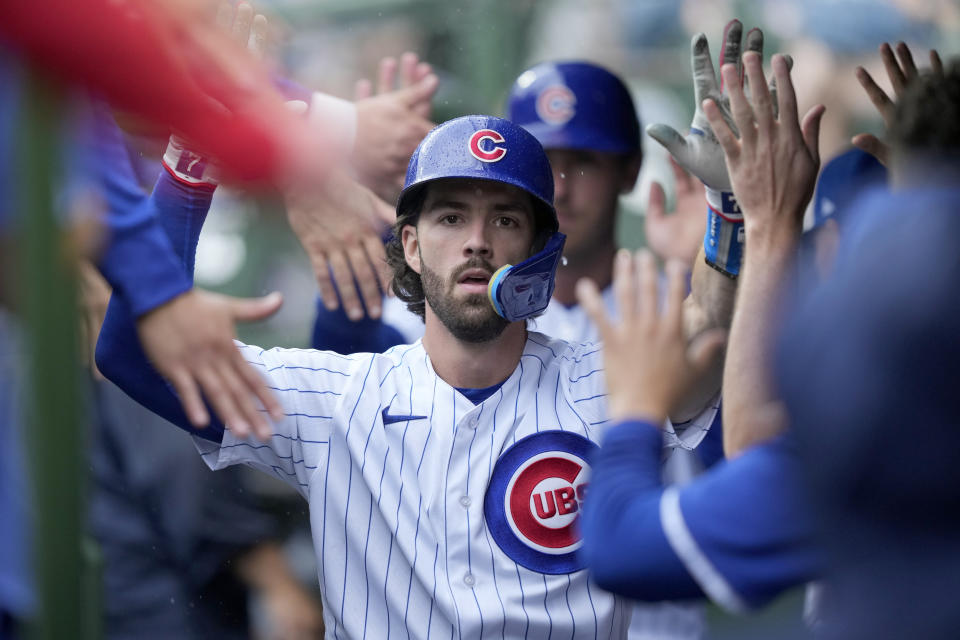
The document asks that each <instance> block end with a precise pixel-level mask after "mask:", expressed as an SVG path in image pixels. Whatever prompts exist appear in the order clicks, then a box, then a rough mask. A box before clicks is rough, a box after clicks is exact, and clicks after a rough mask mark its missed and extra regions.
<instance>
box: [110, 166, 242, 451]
mask: <svg viewBox="0 0 960 640" xmlns="http://www.w3.org/2000/svg"><path fill="white" fill-rule="evenodd" d="M212 198H213V191H212V190H211V189H209V188H197V187H192V186H187V185H183V184H180V183H178V182H177V181H176V180H174V178H173V177H172V176H170V174H169V173H167V172H166V171H163V172H161V174H160V178H159V179H158V181H157V185H156V187H155V188H154V191H153V194H152V195H151V196H150V198H149V199H148V200H147V206H148V207H149V208H150V210H151V216H154V217H156V219H158V220H159V221H160V226H161V228H162V230H163V232H165V237H166V238H167V241H168V242H169V243H172V246H173V248H174V251H175V253H176V255H177V257H178V258H179V259H180V265H179V269H180V272H181V273H182V274H184V275H185V276H186V278H187V281H188V282H189V283H190V284H191V285H192V280H193V276H192V274H193V267H194V261H195V258H196V251H197V242H198V241H199V239H200V229H201V228H202V226H203V221H204V219H205V218H206V214H207V211H209V208H210V202H211V200H212ZM96 360H97V367H98V368H99V369H100V371H101V372H102V373H103V375H104V376H106V377H107V378H108V379H109V380H111V381H112V382H113V383H114V384H116V385H117V386H118V387H120V388H121V389H123V391H124V392H126V393H127V395H129V396H130V397H132V398H133V399H134V400H136V401H137V402H139V403H140V404H142V405H143V406H145V407H146V408H148V409H150V410H151V411H153V412H154V413H156V414H158V415H160V416H162V417H163V418H165V419H167V420H169V421H170V422H172V423H174V424H175V425H177V426H178V427H180V428H182V429H184V430H186V431H188V432H190V433H191V434H194V435H197V436H200V437H201V438H205V439H207V440H211V441H213V442H220V441H221V440H222V438H223V430H224V427H223V423H221V422H220V421H219V420H218V419H217V418H216V416H215V414H214V413H213V412H212V411H210V416H211V422H210V426H208V427H207V428H206V429H196V428H194V427H193V426H192V425H191V424H190V421H189V420H188V419H187V416H186V413H184V411H183V408H182V406H181V405H180V400H179V398H178V397H177V395H176V393H175V392H174V391H173V388H172V387H171V386H170V385H169V384H168V383H167V382H166V381H165V380H164V379H163V378H162V377H161V376H160V374H159V373H158V372H157V371H156V369H154V368H153V365H151V364H150V361H149V360H148V359H147V356H146V354H145V353H144V351H143V348H142V347H141V345H140V340H139V338H138V336H137V329H136V325H135V323H134V313H133V311H132V308H131V305H130V303H129V302H128V301H127V299H126V297H125V296H124V294H123V292H122V291H116V292H114V295H113V296H112V297H111V298H110V305H109V307H108V309H107V315H106V318H105V319H104V323H103V328H102V329H101V330H100V338H99V340H98V341H97V351H96Z"/></svg>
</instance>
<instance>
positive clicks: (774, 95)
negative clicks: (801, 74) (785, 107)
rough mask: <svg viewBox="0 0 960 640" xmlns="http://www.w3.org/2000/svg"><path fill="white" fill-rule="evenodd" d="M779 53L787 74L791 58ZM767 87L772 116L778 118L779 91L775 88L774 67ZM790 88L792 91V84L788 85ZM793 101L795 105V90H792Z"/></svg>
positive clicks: (791, 66) (790, 66) (790, 65)
mask: <svg viewBox="0 0 960 640" xmlns="http://www.w3.org/2000/svg"><path fill="white" fill-rule="evenodd" d="M781 55H782V57H783V61H784V62H785V63H786V65H787V74H789V73H790V72H791V71H792V70H793V58H792V57H791V56H789V55H787V54H781ZM792 82H793V80H792V79H791V83H792ZM767 89H768V91H770V100H771V101H772V102H773V117H774V118H777V119H779V118H780V93H779V90H778V89H777V74H776V69H774V73H773V74H772V75H771V76H770V84H769V85H768V86H767ZM790 89H791V91H793V84H791V85H790ZM793 103H794V105H796V103H797V95H796V91H793ZM794 110H796V109H794Z"/></svg>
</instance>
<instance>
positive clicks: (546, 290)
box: [487, 233, 567, 322]
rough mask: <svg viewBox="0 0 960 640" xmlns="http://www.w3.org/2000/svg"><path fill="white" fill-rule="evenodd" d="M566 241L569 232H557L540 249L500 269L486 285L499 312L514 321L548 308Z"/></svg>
mask: <svg viewBox="0 0 960 640" xmlns="http://www.w3.org/2000/svg"><path fill="white" fill-rule="evenodd" d="M566 241H567V236H565V235H563V234H562V233H554V234H553V235H552V236H550V239H549V240H547V244H546V246H545V247H544V248H543V250H542V251H541V252H540V253H537V254H536V255H533V256H530V257H529V258H527V259H526V260H524V261H523V262H521V263H520V264H518V265H511V264H505V265H503V266H502V267H500V268H499V269H497V271H496V272H495V273H494V274H493V277H491V278H490V284H489V285H487V297H489V298H490V304H492V305H493V308H494V310H495V311H496V312H497V314H498V315H500V316H501V317H502V318H504V319H505V320H507V321H509V322H515V321H517V320H523V319H525V318H529V317H530V316H534V315H536V314H538V313H540V312H542V311H543V310H544V309H546V308H547V305H548V304H550V296H552V295H553V286H554V284H555V283H554V276H555V275H556V273H557V267H558V266H559V265H560V260H561V259H562V257H563V245H564V243H565V242H566Z"/></svg>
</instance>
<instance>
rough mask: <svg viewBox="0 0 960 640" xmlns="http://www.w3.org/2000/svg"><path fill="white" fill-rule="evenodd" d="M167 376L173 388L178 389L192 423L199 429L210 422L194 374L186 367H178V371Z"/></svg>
mask: <svg viewBox="0 0 960 640" xmlns="http://www.w3.org/2000/svg"><path fill="white" fill-rule="evenodd" d="M167 378H168V379H169V380H170V382H171V384H173V388H174V389H176V390H177V395H178V396H179V397H180V404H181V405H183V410H184V412H186V414H187V419H188V420H190V423H191V424H192V425H193V426H195V427H197V428H198V429H202V428H204V427H206V426H207V425H208V424H210V414H209V413H207V408H206V406H204V404H203V398H202V397H201V396H200V389H199V387H197V383H196V381H195V380H194V378H193V376H192V375H190V373H189V372H188V371H187V370H186V369H184V368H178V369H177V370H176V371H172V372H170V373H169V374H168V375H167Z"/></svg>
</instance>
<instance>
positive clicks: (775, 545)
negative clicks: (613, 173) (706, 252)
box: [577, 252, 820, 611]
mask: <svg viewBox="0 0 960 640" xmlns="http://www.w3.org/2000/svg"><path fill="white" fill-rule="evenodd" d="M656 280H657V278H656V270H655V267H654V263H653V259H652V257H651V256H650V255H649V254H646V253H641V254H640V255H639V257H638V258H637V259H636V261H634V260H632V259H631V257H630V256H629V254H626V252H623V253H621V254H620V255H618V257H617V263H616V267H615V274H614V290H615V292H616V295H617V302H618V310H619V311H620V314H621V315H620V318H619V319H618V320H617V321H615V322H614V321H611V320H610V319H609V318H608V317H607V315H606V311H605V309H604V305H603V302H602V300H601V298H600V295H599V293H598V292H597V289H596V287H595V286H594V285H593V284H592V283H589V282H586V281H582V282H581V283H580V284H579V285H578V291H577V293H578V297H579V298H580V301H581V304H582V305H583V306H584V308H585V309H586V310H587V312H588V313H589V314H590V316H591V318H592V319H593V321H594V322H595V323H596V325H597V327H598V330H599V331H600V335H601V338H602V339H603V344H604V350H603V359H604V367H605V369H606V372H607V385H608V397H607V401H608V407H609V412H610V417H611V418H612V419H613V420H614V421H615V425H614V426H613V427H612V428H611V429H610V431H609V432H607V434H606V436H605V438H604V441H603V445H602V447H601V449H600V452H599V453H598V454H597V455H596V456H595V457H594V459H593V462H592V464H591V478H590V489H589V494H588V496H589V497H588V498H587V500H586V502H585V507H584V510H583V515H582V518H583V519H582V521H581V531H582V532H583V549H582V553H583V556H584V559H585V560H586V563H587V566H588V568H589V570H590V571H591V576H592V578H593V579H594V580H595V581H596V582H597V583H598V584H599V585H600V586H602V587H603V588H605V589H609V590H611V591H614V592H616V593H620V594H623V595H626V596H629V597H632V598H638V599H643V600H654V601H655V600H663V599H677V598H696V597H703V595H707V596H709V597H710V598H712V599H713V600H714V601H715V602H717V603H718V604H720V605H721V606H723V607H725V608H727V609H729V610H732V611H742V610H744V609H748V608H751V607H755V606H759V605H761V604H763V603H765V602H767V601H769V600H770V599H771V598H772V597H774V596H775V595H777V594H778V593H780V592H781V591H782V590H783V589H785V588H786V587H788V586H791V585H793V584H797V583H799V582H802V581H804V580H807V579H809V578H810V577H811V576H812V575H814V574H815V573H816V571H817V570H818V568H819V566H820V565H819V560H818V557H817V555H816V554H815V552H814V546H813V544H812V542H811V530H812V527H811V522H810V520H811V519H810V517H809V512H808V510H807V509H806V505H805V504H804V503H803V501H802V494H801V493H800V491H799V489H798V487H797V481H796V475H795V473H794V470H793V469H794V466H795V462H794V457H793V454H792V450H791V449H790V447H789V446H788V444H787V443H785V442H782V441H778V442H777V443H774V444H771V445H768V446H764V447H762V448H757V449H755V450H753V451H751V452H749V453H748V454H747V455H744V456H743V457H742V458H739V459H737V460H734V461H730V462H722V463H720V464H719V465H717V466H716V467H714V468H713V469H712V470H711V471H710V472H708V473H707V474H705V475H703V476H700V477H699V478H697V479H696V480H695V481H693V482H692V483H691V484H689V485H686V486H685V487H683V488H680V489H677V488H672V487H671V488H667V489H664V487H663V486H662V483H661V480H660V471H659V469H660V455H661V451H662V442H663V434H662V433H661V431H660V428H659V427H660V426H661V425H662V424H663V422H664V420H665V418H666V416H667V414H668V413H669V412H670V410H671V407H672V406H674V404H675V403H676V402H677V401H678V400H679V399H680V398H681V397H682V396H683V395H684V393H685V392H686V389H688V388H689V387H690V385H693V384H695V383H696V380H697V378H698V377H701V376H703V375H704V373H705V372H706V371H707V370H708V368H709V363H710V361H711V360H712V359H714V357H715V356H716V352H717V351H718V350H719V347H720V346H721V343H722V340H723V333H722V332H721V331H720V330H716V329H714V330H712V331H709V332H707V333H705V334H702V335H701V337H700V338H698V339H697V340H695V341H694V343H693V345H692V346H691V347H690V348H689V349H688V347H687V341H686V339H685V337H684V332H683V326H682V318H681V316H682V311H681V306H682V302H681V301H682V299H683V294H684V290H685V278H684V269H683V267H682V265H679V264H677V263H672V264H670V265H668V294H667V301H666V304H665V306H664V309H663V311H662V312H660V313H658V311H657V286H656Z"/></svg>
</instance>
